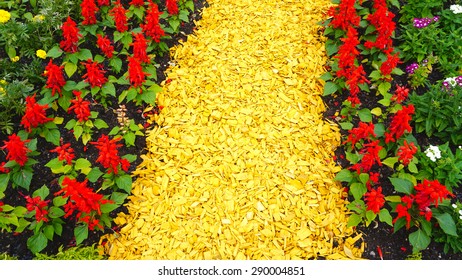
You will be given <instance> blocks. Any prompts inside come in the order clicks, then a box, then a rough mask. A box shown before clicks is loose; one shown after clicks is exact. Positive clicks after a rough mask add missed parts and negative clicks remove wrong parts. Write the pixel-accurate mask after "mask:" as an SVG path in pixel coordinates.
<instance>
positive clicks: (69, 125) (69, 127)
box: [64, 119, 77, 130]
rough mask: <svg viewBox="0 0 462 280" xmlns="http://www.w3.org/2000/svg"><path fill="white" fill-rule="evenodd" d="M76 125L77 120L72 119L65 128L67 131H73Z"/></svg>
mask: <svg viewBox="0 0 462 280" xmlns="http://www.w3.org/2000/svg"><path fill="white" fill-rule="evenodd" d="M76 123H77V121H76V120H75V119H71V120H69V121H68V122H67V123H66V126H65V127H64V128H66V129H67V130H71V129H73V128H74V126H75V124H76Z"/></svg>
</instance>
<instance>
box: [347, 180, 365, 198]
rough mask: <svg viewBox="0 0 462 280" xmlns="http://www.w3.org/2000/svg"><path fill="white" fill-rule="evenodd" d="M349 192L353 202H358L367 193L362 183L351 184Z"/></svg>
mask: <svg viewBox="0 0 462 280" xmlns="http://www.w3.org/2000/svg"><path fill="white" fill-rule="evenodd" d="M350 192H351V194H352V195H353V197H354V198H355V200H360V199H361V198H362V197H363V195H364V194H365V193H366V192H367V188H366V186H365V185H364V184H362V183H353V184H351V186H350Z"/></svg>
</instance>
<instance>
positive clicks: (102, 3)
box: [97, 0, 111, 7]
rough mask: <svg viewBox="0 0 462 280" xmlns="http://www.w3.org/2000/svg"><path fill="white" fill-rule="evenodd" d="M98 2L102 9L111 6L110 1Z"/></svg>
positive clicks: (99, 0) (100, 0)
mask: <svg viewBox="0 0 462 280" xmlns="http://www.w3.org/2000/svg"><path fill="white" fill-rule="evenodd" d="M97 2H98V6H100V7H101V6H109V5H111V1H109V0H98V1H97Z"/></svg>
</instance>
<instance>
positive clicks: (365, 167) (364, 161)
mask: <svg viewBox="0 0 462 280" xmlns="http://www.w3.org/2000/svg"><path fill="white" fill-rule="evenodd" d="M379 142H380V141H379V140H375V141H373V142H370V143H367V144H364V148H363V149H361V151H359V153H360V154H362V155H363V157H362V158H361V160H360V161H359V162H358V163H356V164H354V165H353V166H352V167H351V169H353V170H356V172H357V173H358V174H360V173H367V172H369V171H370V170H371V168H372V167H373V166H374V165H375V164H378V165H382V161H381V160H380V157H379V152H380V150H382V148H383V147H382V146H380V145H379Z"/></svg>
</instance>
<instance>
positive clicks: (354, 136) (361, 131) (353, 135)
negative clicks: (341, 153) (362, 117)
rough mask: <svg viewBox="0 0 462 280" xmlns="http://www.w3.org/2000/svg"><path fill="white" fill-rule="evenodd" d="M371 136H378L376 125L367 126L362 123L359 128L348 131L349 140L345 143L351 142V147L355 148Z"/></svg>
mask: <svg viewBox="0 0 462 280" xmlns="http://www.w3.org/2000/svg"><path fill="white" fill-rule="evenodd" d="M369 136H372V137H375V136H376V135H375V132H374V124H373V123H369V124H367V123H364V122H361V121H360V122H359V124H358V127H355V128H353V129H351V130H349V131H348V139H347V140H346V141H345V143H347V142H349V143H351V146H352V147H354V146H355V145H356V143H357V142H358V141H359V140H361V139H368V138H369Z"/></svg>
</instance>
